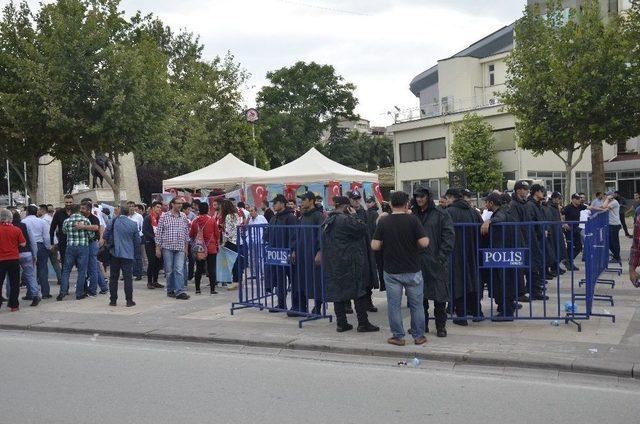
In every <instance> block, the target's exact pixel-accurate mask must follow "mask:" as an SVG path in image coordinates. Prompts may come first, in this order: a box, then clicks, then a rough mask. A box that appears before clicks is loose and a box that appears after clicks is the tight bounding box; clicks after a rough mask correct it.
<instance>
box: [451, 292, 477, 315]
mask: <svg viewBox="0 0 640 424" xmlns="http://www.w3.org/2000/svg"><path fill="white" fill-rule="evenodd" d="M465 297H466V308H465ZM481 299H482V298H481ZM453 311H454V312H455V313H456V315H457V316H458V317H460V318H466V317H467V316H470V317H479V316H480V314H482V304H478V295H477V293H467V295H466V296H462V297H459V298H457V299H454V301H453Z"/></svg>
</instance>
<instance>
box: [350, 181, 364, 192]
mask: <svg viewBox="0 0 640 424" xmlns="http://www.w3.org/2000/svg"><path fill="white" fill-rule="evenodd" d="M354 190H358V191H362V183H356V182H352V183H351V191H354Z"/></svg>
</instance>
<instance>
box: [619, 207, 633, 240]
mask: <svg viewBox="0 0 640 424" xmlns="http://www.w3.org/2000/svg"><path fill="white" fill-rule="evenodd" d="M620 222H621V223H622V229H623V230H624V235H625V236H630V235H631V234H629V229H628V228H627V220H626V219H625V218H624V213H623V212H620Z"/></svg>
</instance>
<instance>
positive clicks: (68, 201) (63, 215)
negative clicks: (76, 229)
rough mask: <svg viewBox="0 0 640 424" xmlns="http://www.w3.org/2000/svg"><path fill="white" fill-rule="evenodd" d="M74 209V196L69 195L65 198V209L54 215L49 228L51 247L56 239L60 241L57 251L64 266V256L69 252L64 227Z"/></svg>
mask: <svg viewBox="0 0 640 424" xmlns="http://www.w3.org/2000/svg"><path fill="white" fill-rule="evenodd" d="M72 207H73V196H72V195H70V194H67V195H66V196H64V208H62V209H59V210H58V211H56V213H55V214H53V218H52V220H51V226H50V227H49V237H50V238H51V245H54V240H55V238H57V239H58V244H57V250H58V252H59V253H60V263H62V264H64V254H65V252H66V250H67V235H66V234H65V233H64V232H63V231H62V225H63V224H64V221H66V220H67V218H69V217H70V216H71V215H72V214H71V208H72Z"/></svg>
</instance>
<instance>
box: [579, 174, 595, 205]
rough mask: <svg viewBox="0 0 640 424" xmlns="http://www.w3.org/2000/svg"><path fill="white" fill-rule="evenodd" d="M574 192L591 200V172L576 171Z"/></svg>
mask: <svg viewBox="0 0 640 424" xmlns="http://www.w3.org/2000/svg"><path fill="white" fill-rule="evenodd" d="M576 192H577V193H584V194H586V195H587V199H591V194H592V193H591V172H580V171H576Z"/></svg>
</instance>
